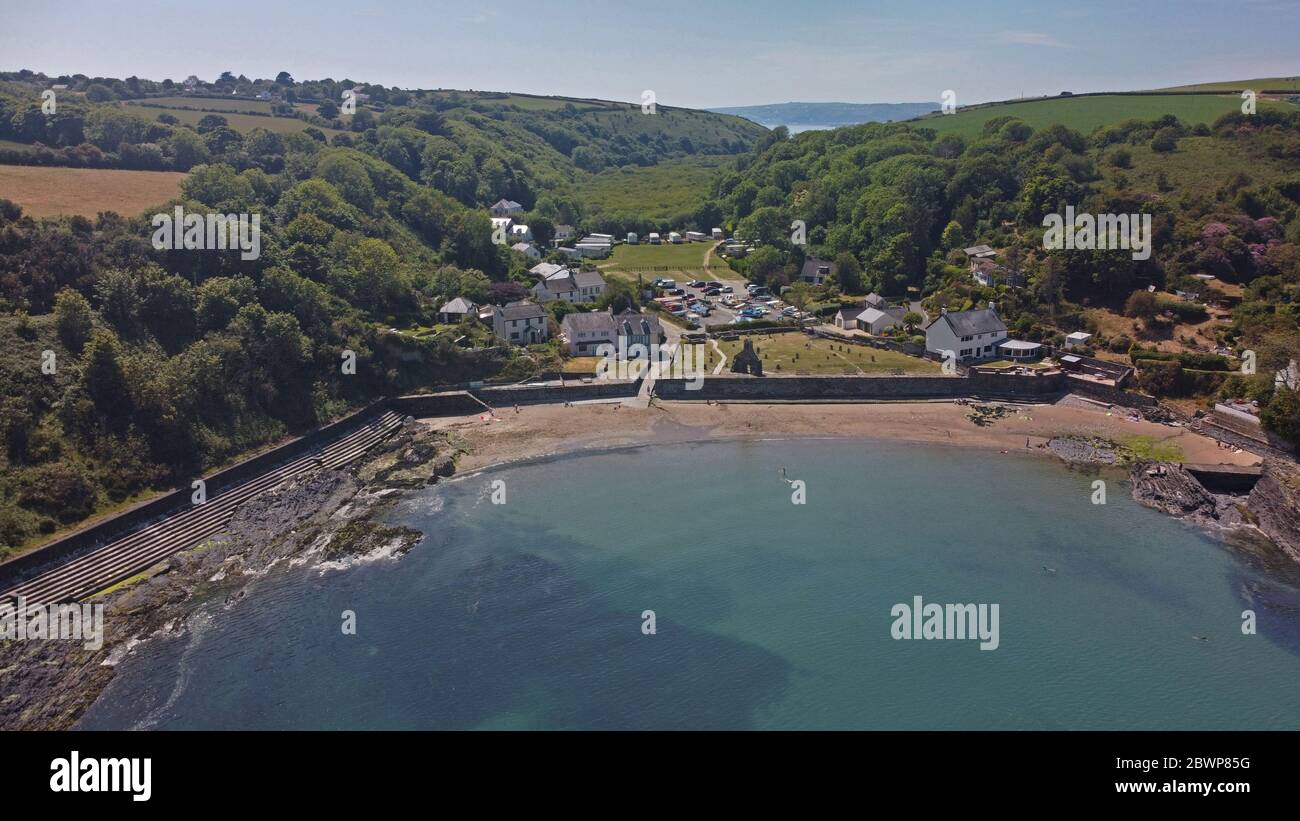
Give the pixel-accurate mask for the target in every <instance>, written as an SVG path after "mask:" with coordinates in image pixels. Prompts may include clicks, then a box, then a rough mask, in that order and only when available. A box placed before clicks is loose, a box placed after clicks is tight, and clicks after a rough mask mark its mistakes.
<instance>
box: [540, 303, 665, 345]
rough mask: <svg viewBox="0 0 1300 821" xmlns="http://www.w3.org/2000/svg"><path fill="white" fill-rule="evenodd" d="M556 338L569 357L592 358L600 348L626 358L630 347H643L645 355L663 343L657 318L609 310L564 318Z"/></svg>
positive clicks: (662, 335) (575, 314)
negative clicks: (611, 349) (608, 347)
mask: <svg viewBox="0 0 1300 821" xmlns="http://www.w3.org/2000/svg"><path fill="white" fill-rule="evenodd" d="M560 334H561V336H563V337H564V340H565V341H566V342H567V343H568V346H569V354H570V355H572V356H596V355H597V349H598V348H599V347H600V346H601V345H613V346H614V349H615V352H616V354H617V355H620V356H626V354H627V351H628V350H630V349H631V347H632V346H633V345H645V346H647V352H648V348H649V346H650V345H658V344H660V343H662V342H663V340H664V333H663V327H662V326H661V325H660V324H659V318H658V317H656V316H654V315H652V314H643V313H638V312H637V311H633V310H631V309H628V310H626V311H623V312H622V313H620V314H615V313H614V311H613V309H612V308H611V309H607V310H604V311H592V312H591V313H573V314H567V315H566V316H565V317H564V320H563V321H562V322H561V323H560Z"/></svg>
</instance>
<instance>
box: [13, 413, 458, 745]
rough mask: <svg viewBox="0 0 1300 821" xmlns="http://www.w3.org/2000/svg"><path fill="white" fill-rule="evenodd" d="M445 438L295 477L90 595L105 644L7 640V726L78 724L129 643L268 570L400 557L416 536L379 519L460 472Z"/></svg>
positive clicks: (397, 445)
mask: <svg viewBox="0 0 1300 821" xmlns="http://www.w3.org/2000/svg"><path fill="white" fill-rule="evenodd" d="M456 452H457V448H456V446H455V445H453V444H452V443H451V442H450V441H449V440H448V438H447V437H446V435H444V434H437V433H432V432H428V431H423V430H419V429H412V428H410V427H409V426H408V429H407V430H404V431H401V432H400V433H398V434H397V435H395V436H393V437H391V438H390V439H389V440H387V441H385V442H384V443H383V444H382V445H380V446H378V447H376V448H375V449H374V450H373V451H372V452H371V453H369V454H367V456H366V457H365V459H363V460H362V461H361V462H360V464H356V465H353V466H350V467H349V468H348V469H345V470H329V469H325V468H322V469H320V470H317V471H314V472H312V473H310V474H307V475H304V476H299V477H295V478H293V479H291V480H289V481H286V482H284V483H282V484H280V485H278V486H276V487H274V488H272V489H270V490H268V491H266V492H264V493H261V494H259V495H257V496H255V497H254V498H252V499H250V500H248V501H247V502H245V503H243V504H242V505H240V507H239V508H238V509H237V510H236V511H235V513H234V516H233V517H232V518H231V520H230V522H229V523H228V524H227V526H226V527H225V528H224V529H223V530H222V532H221V533H219V534H217V535H216V536H214V537H213V538H212V539H210V540H208V541H207V542H205V543H203V544H201V545H199V546H197V547H195V548H193V549H190V550H186V551H183V552H181V553H178V554H176V555H174V556H172V557H170V558H168V559H167V561H166V562H163V563H160V564H159V565H158V566H157V567H155V568H153V569H151V570H150V571H149V572H148V573H145V574H141V577H139V578H136V579H134V580H132V582H131V583H129V584H124V585H121V586H119V587H118V588H116V589H113V590H111V591H109V592H106V593H104V594H101V595H100V596H98V597H96V598H95V599H94V601H95V602H97V603H101V604H103V605H104V634H103V642H102V645H100V646H98V647H91V646H88V645H87V644H86V643H83V642H81V641H26V640H4V639H0V681H3V682H5V684H6V685H7V686H6V687H4V688H0V730H9V729H40V730H61V729H68V728H70V727H72V726H74V725H75V724H76V722H77V720H78V719H79V718H80V717H81V715H82V714H83V713H84V712H85V710H86V709H87V708H88V707H89V706H90V705H91V704H92V703H93V702H94V701H95V699H96V698H98V696H99V694H100V692H101V691H102V690H103V689H104V687H105V686H107V685H108V683H109V681H110V680H111V679H112V677H113V669H114V665H115V664H116V663H117V662H118V661H120V660H121V659H122V658H123V657H125V656H126V655H127V654H128V653H129V652H130V651H131V648H132V647H134V646H135V645H137V644H139V643H140V642H142V641H146V640H148V639H150V638H154V637H163V638H168V637H170V638H176V637H179V636H183V635H184V634H185V633H186V631H188V630H189V621H190V617H191V616H192V615H194V613H195V611H196V610H198V609H199V608H200V607H204V606H205V605H207V606H209V607H212V606H215V607H217V608H226V609H228V608H231V607H235V606H238V603H239V602H240V601H241V600H244V599H245V598H246V597H248V596H249V594H250V593H253V594H254V595H255V591H254V590H253V586H254V585H255V584H256V583H257V581H258V579H260V578H262V577H263V576H265V575H266V574H267V573H268V572H269V571H270V569H271V568H272V567H275V566H280V567H284V568H288V567H296V566H302V565H308V566H311V567H315V568H319V569H321V570H325V569H329V568H331V567H342V566H347V565H348V564H349V563H350V562H351V561H355V560H359V559H361V558H363V557H371V556H374V557H378V558H384V557H396V556H399V555H401V554H402V553H404V552H406V551H408V550H410V549H411V548H412V547H414V546H415V545H416V544H417V543H418V542H419V540H420V538H421V534H420V533H419V532H417V531H415V530H411V529H409V528H404V527H391V526H388V525H386V524H384V523H383V522H382V517H380V516H378V515H376V514H378V513H379V512H380V511H381V510H382V509H383V508H384V506H385V505H386V504H387V503H388V502H389V500H392V499H394V498H396V497H395V496H394V495H393V494H394V490H393V488H397V487H410V486H418V485H422V484H427V483H430V482H433V481H436V479H437V478H438V477H441V476H447V475H450V474H451V473H452V472H454V470H455V456H456Z"/></svg>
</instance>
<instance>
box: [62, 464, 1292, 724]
mask: <svg viewBox="0 0 1300 821" xmlns="http://www.w3.org/2000/svg"><path fill="white" fill-rule="evenodd" d="M1098 482H1100V483H1102V484H1101V485H1100V487H1101V488H1102V489H1103V496H1102V497H1101V498H1102V500H1103V501H1104V503H1098V498H1099V497H1098V493H1097V491H1098V487H1099V485H1098V484H1097V483H1098ZM384 515H385V516H386V518H387V519H388V520H389V521H391V522H392V523H394V524H402V525H407V526H410V527H414V528H417V529H419V530H420V531H422V532H423V533H424V538H423V540H422V541H421V542H420V543H419V544H418V545H417V546H416V547H415V548H413V549H412V550H411V551H410V552H409V553H407V554H406V555H405V556H403V557H401V558H399V559H382V560H375V561H363V562H358V563H356V564H354V565H350V566H347V567H344V568H342V569H330V570H323V569H320V568H307V567H297V568H277V569H274V570H272V571H271V572H270V573H268V574H266V575H265V576H264V577H262V578H260V579H259V580H258V581H256V582H255V583H254V584H253V586H252V589H251V591H250V594H249V595H248V596H245V597H244V598H243V599H241V600H239V601H238V602H237V603H235V604H233V605H229V606H228V605H226V604H224V603H223V602H213V603H212V604H211V605H209V606H206V607H204V608H201V609H200V610H199V611H198V612H196V613H195V615H194V616H193V617H192V619H191V621H190V625H189V628H188V629H187V630H186V631H185V632H184V634H183V635H182V636H181V637H179V638H171V639H155V640H150V641H147V642H144V643H143V644H141V645H139V646H137V647H136V648H135V649H134V650H133V652H132V653H131V654H130V655H129V656H128V657H127V658H126V659H125V660H123V661H122V662H120V664H119V665H118V670H117V675H116V677H115V678H114V680H113V681H112V682H111V684H110V685H109V686H108V687H107V689H106V690H105V691H104V692H103V694H102V696H101V697H100V698H99V699H98V701H97V702H96V703H95V704H94V705H93V706H92V707H91V708H90V709H89V710H88V712H87V713H86V714H85V716H84V717H83V719H82V720H81V722H80V725H79V726H81V727H82V728H87V729H110V728H166V729H173V728H197V729H218V728H221V729H231V728H251V729H291V728H322V729H333V728H345V729H352V728H356V729H361V728H377V729H396V728H410V729H650V728H653V729H779V730H793V729H972V730H978V729H1026V730H1034V729H1080V730H1100V729H1277V728H1285V729H1300V687H1296V682H1297V681H1300V578H1298V574H1297V572H1296V569H1295V567H1294V566H1293V565H1292V564H1290V563H1286V562H1280V561H1277V560H1276V557H1270V555H1269V554H1268V553H1267V551H1265V552H1263V553H1260V552H1258V551H1256V550H1252V549H1245V548H1243V547H1237V546H1231V545H1229V544H1225V543H1223V542H1221V541H1218V540H1215V539H1212V538H1210V537H1209V536H1207V535H1205V534H1203V533H1202V532H1200V531H1199V530H1197V529H1196V528H1194V527H1192V526H1190V525H1188V524H1186V523H1184V522H1181V521H1178V520H1175V519H1173V518H1170V517H1168V516H1165V515H1163V514H1160V513H1157V512H1155V511H1152V510H1149V509H1147V508H1144V507H1141V506H1139V505H1138V504H1136V503H1135V502H1133V501H1132V500H1131V498H1130V495H1129V488H1128V487H1127V482H1126V480H1125V478H1124V474H1122V473H1096V472H1081V471H1077V470H1070V469H1067V468H1065V467H1064V466H1062V465H1061V464H1059V463H1056V462H1053V461H1050V460H1047V459H1043V458H1041V457H1031V456H1028V455H1024V454H1018V453H1005V454H1003V453H998V452H996V451H986V450H976V449H962V448H956V447H939V446H933V445H916V444H903V443H898V442H878V441H870V440H861V439H854V440H850V439H842V440H840V439H776V440H766V441H743V442H736V441H727V442H722V441H714V442H703V443H698V444H672V445H663V446H647V447H640V448H632V449H625V450H613V451H604V452H598V453H587V454H580V455H571V456H563V457H558V458H551V459H546V460H540V461H532V462H524V463H518V464H514V465H510V466H506V467H503V468H500V469H494V470H489V471H486V472H482V473H477V474H473V475H467V476H464V477H461V478H457V479H454V480H452V481H447V482H444V483H441V484H439V485H437V486H434V487H430V488H426V489H421V490H418V491H411V492H409V493H408V494H407V495H406V496H404V497H403V499H402V500H401V501H400V502H399V503H397V504H396V505H395V506H394V507H392V508H391V509H389V510H388V511H386V512H385V514H384ZM928 605H938V606H939V608H940V611H941V612H942V613H943V614H944V616H943V618H940V619H938V621H937V622H936V621H934V620H933V619H931V618H929V617H926V619H925V622H926V623H925V624H922V616H925V614H927V613H928V614H930V615H931V616H932V615H933V610H932V609H931V608H930V607H928ZM948 605H952V606H953V607H951V608H949V607H947V606H948ZM965 605H974V608H972V609H966V608H965V607H964V606H965ZM981 606H982V607H983V609H982V611H981V610H979V608H980V607H981ZM977 611H978V612H982V613H983V614H985V616H986V618H985V620H984V622H983V624H982V627H983V628H984V630H983V634H982V635H984V636H986V637H990V636H991V637H994V638H995V641H990V640H987V639H983V640H982V639H981V634H980V632H979V630H978V628H977V625H976V624H975V622H974V619H973V617H972V619H971V620H970V622H969V624H968V623H967V622H966V621H964V620H963V619H964V616H962V614H966V613H975V612H977ZM949 612H953V613H956V614H957V617H955V618H953V619H951V621H950V620H949V618H948V616H947V614H948V613H949ZM994 613H996V619H994V618H993V614H994ZM967 624H968V626H969V629H968V630H966V631H964V632H965V635H962V633H963V631H962V630H961V629H960V628H961V627H962V626H963V625H967ZM912 628H918V629H912ZM932 628H933V629H932ZM989 645H994V646H989Z"/></svg>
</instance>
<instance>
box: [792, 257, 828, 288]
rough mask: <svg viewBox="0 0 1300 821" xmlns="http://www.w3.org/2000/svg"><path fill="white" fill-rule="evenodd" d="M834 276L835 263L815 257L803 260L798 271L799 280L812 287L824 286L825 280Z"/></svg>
mask: <svg viewBox="0 0 1300 821" xmlns="http://www.w3.org/2000/svg"><path fill="white" fill-rule="evenodd" d="M834 275H835V263H833V262H830V261H829V260H825V259H818V258H817V257H810V258H809V259H806V260H804V263H803V268H802V269H801V270H800V271H799V279H800V280H802V281H803V282H808V283H811V284H813V285H825V284H826V280H828V279H830V278H831V277H833V276H834Z"/></svg>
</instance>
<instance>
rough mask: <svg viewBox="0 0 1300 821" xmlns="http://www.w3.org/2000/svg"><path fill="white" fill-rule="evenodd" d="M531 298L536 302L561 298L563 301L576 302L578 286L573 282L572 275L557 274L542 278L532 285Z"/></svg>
mask: <svg viewBox="0 0 1300 821" xmlns="http://www.w3.org/2000/svg"><path fill="white" fill-rule="evenodd" d="M532 291H533V298H534V299H536V300H537V301H538V302H550V301H551V300H555V299H562V300H564V301H565V302H577V301H578V300H577V298H576V297H577V295H578V286H577V285H575V284H574V282H573V277H571V276H567V275H566V276H559V277H551V278H550V279H544V280H542V281H541V282H539V283H537V284H536V285H534V286H533V287H532Z"/></svg>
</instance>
